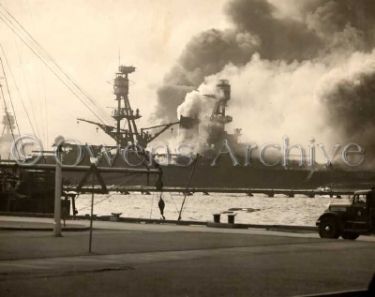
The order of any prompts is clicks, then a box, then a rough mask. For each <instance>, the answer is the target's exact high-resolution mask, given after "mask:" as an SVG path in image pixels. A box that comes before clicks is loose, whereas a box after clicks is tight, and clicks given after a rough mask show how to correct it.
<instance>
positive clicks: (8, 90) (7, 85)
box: [0, 57, 21, 140]
mask: <svg viewBox="0 0 375 297" xmlns="http://www.w3.org/2000/svg"><path fill="white" fill-rule="evenodd" d="M0 64H1V69H2V71H3V75H4V78H5V86H6V88H7V93H8V97H9V101H10V105H11V107H12V112H13V117H14V122H15V123H16V127H17V131H18V135H21V132H20V127H19V125H18V121H17V116H16V112H15V110H14V105H13V100H12V96H11V94H10V89H9V84H8V78H7V74H6V72H5V69H4V64H3V59H2V58H1V57H0ZM6 112H7V111H6ZM13 140H14V139H13Z"/></svg>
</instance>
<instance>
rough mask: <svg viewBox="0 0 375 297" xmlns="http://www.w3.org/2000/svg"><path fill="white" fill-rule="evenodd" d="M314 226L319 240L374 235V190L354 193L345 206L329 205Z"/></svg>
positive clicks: (353, 238) (349, 238) (351, 238)
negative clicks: (316, 228)
mask: <svg viewBox="0 0 375 297" xmlns="http://www.w3.org/2000/svg"><path fill="white" fill-rule="evenodd" d="M316 226H317V227H318V231H319V235H320V237H321V238H333V239H338V238H339V237H340V236H341V237H342V238H343V239H348V240H355V239H357V238H358V237H359V236H360V235H371V234H375V188H372V189H371V190H361V191H356V192H354V195H353V196H352V197H350V199H349V203H347V204H337V203H335V204H330V205H329V206H328V208H327V209H326V210H325V211H324V213H323V214H322V215H321V216H320V217H319V218H318V220H317V221H316Z"/></svg>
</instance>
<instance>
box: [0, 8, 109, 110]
mask: <svg viewBox="0 0 375 297" xmlns="http://www.w3.org/2000/svg"><path fill="white" fill-rule="evenodd" d="M0 8H2V9H3V10H4V11H5V12H6V14H7V15H8V16H9V17H10V18H11V19H12V20H13V21H14V22H15V23H16V24H17V25H18V26H19V27H20V28H21V30H22V31H23V32H24V33H25V34H26V35H27V36H28V37H29V38H30V39H31V40H32V41H33V42H34V43H35V45H36V46H37V47H38V48H39V50H40V51H41V52H42V54H44V55H45V56H46V57H47V58H48V59H49V60H50V61H51V62H52V63H53V64H54V65H55V66H56V67H57V69H59V70H60V71H61V73H63V74H64V76H65V77H66V78H67V79H68V80H69V81H70V82H71V83H72V84H73V85H74V86H75V87H76V88H77V89H79V90H80V91H81V93H82V94H83V95H84V96H85V97H86V98H87V99H88V100H89V101H90V102H91V103H92V104H93V105H95V107H96V108H98V110H101V108H100V106H98V104H97V103H96V101H95V100H94V99H93V98H92V97H91V96H90V95H89V94H88V93H87V92H86V91H85V90H83V89H82V88H81V87H80V86H79V85H78V84H77V83H76V82H75V81H74V80H73V79H72V78H71V77H70V76H69V75H68V74H67V73H66V72H65V71H64V70H63V69H62V68H61V66H60V65H59V64H58V63H57V62H56V60H55V59H54V58H53V57H52V56H51V55H50V54H49V53H48V52H47V51H46V50H45V49H44V48H43V47H42V45H41V44H40V43H39V42H38V41H37V40H36V39H35V38H34V37H33V36H32V35H31V34H30V32H29V31H28V30H27V29H26V28H25V27H24V26H23V25H22V24H21V23H20V22H19V21H18V20H17V19H16V18H15V17H14V16H13V15H12V14H11V13H10V12H9V11H8V10H7V9H6V8H5V7H4V6H3V5H2V4H1V3H0ZM101 111H102V110H101Z"/></svg>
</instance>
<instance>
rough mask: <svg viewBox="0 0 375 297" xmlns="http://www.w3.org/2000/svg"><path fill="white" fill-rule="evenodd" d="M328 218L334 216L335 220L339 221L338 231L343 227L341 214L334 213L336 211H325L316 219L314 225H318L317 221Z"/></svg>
mask: <svg viewBox="0 0 375 297" xmlns="http://www.w3.org/2000/svg"><path fill="white" fill-rule="evenodd" d="M328 218H334V219H336V220H337V222H338V223H339V229H340V231H342V230H343V229H344V223H343V221H342V219H341V215H340V214H338V213H336V212H326V213H324V214H322V215H321V216H320V217H319V219H318V221H317V222H316V225H317V226H319V223H320V222H321V221H322V220H324V219H328Z"/></svg>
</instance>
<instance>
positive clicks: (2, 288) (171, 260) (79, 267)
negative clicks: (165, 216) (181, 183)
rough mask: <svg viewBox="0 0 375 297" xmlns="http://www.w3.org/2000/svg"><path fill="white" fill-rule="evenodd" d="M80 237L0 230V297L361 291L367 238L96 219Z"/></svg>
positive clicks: (370, 256) (370, 243) (374, 259)
mask: <svg viewBox="0 0 375 297" xmlns="http://www.w3.org/2000/svg"><path fill="white" fill-rule="evenodd" d="M95 226H96V228H97V229H96V230H95V231H94V241H93V251H94V254H88V252H87V251H88V232H87V231H86V232H65V233H64V237H61V238H54V237H52V236H51V233H50V232H35V231H28V232H25V231H0V296H30V297H32V296H49V297H50V296H64V297H66V296H83V297H84V296H183V297H185V296H294V295H300V294H309V293H317V292H325V291H338V290H351V289H364V288H366V286H367V284H368V282H369V280H370V279H371V277H372V274H373V273H374V272H375V240H374V238H373V237H363V238H362V239H361V240H359V241H355V242H351V241H344V240H337V241H336V240H321V239H318V238H317V236H316V235H315V234H298V233H297V234H293V233H280V232H267V231H262V230H229V229H214V228H207V227H202V226H197V227H190V226H173V225H165V226H163V225H142V224H123V223H109V222H108V223H105V222H96V223H95Z"/></svg>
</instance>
